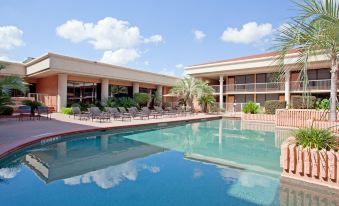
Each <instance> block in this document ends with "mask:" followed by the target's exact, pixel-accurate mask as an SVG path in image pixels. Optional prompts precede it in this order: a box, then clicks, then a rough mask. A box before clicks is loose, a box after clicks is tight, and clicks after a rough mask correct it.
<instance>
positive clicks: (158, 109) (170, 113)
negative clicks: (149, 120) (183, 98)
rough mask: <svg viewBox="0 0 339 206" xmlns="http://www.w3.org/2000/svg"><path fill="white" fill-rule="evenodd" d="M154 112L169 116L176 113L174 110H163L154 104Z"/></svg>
mask: <svg viewBox="0 0 339 206" xmlns="http://www.w3.org/2000/svg"><path fill="white" fill-rule="evenodd" d="M154 109H155V111H156V112H158V113H161V114H162V115H168V116H169V117H175V116H177V114H176V113H175V112H170V111H166V110H163V109H162V107H158V106H154Z"/></svg>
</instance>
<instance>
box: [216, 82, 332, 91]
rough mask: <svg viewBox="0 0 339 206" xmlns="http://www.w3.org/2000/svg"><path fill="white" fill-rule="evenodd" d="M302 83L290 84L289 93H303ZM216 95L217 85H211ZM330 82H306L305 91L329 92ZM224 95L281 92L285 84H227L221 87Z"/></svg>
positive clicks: (218, 87)
mask: <svg viewBox="0 0 339 206" xmlns="http://www.w3.org/2000/svg"><path fill="white" fill-rule="evenodd" d="M303 85H304V83H303V82H302V81H292V82H290V91H291V92H293V91H294V92H296V91H303V88H304V87H303ZM211 86H212V87H213V88H214V90H215V92H216V93H219V91H220V90H219V89H220V86H219V85H211ZM330 87H331V80H330V79H325V80H310V81H308V86H307V90H313V91H314V90H330ZM223 90H224V93H226V92H227V93H232V92H233V93H235V92H274V91H279V92H283V91H284V90H285V82H269V83H250V84H228V85H224V86H223Z"/></svg>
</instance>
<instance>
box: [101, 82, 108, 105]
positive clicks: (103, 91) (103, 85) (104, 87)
mask: <svg viewBox="0 0 339 206" xmlns="http://www.w3.org/2000/svg"><path fill="white" fill-rule="evenodd" d="M108 82H109V81H108V79H101V102H102V103H103V102H105V101H106V100H107V98H108V86H109V83H108Z"/></svg>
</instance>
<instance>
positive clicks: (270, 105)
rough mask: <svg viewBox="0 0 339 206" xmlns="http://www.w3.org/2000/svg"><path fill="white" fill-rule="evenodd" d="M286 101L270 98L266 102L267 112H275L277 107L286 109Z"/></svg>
mask: <svg viewBox="0 0 339 206" xmlns="http://www.w3.org/2000/svg"><path fill="white" fill-rule="evenodd" d="M285 108H286V102H285V101H279V100H269V101H266V102H265V113H266V114H275V110H277V109H285Z"/></svg>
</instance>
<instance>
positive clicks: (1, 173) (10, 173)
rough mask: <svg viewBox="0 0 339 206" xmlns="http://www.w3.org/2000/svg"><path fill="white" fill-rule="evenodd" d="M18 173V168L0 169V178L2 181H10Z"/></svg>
mask: <svg viewBox="0 0 339 206" xmlns="http://www.w3.org/2000/svg"><path fill="white" fill-rule="evenodd" d="M19 172H20V169H19V168H1V169H0V177H2V178H4V179H12V178H14V177H15V176H16V175H17V174H18V173H19Z"/></svg>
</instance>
